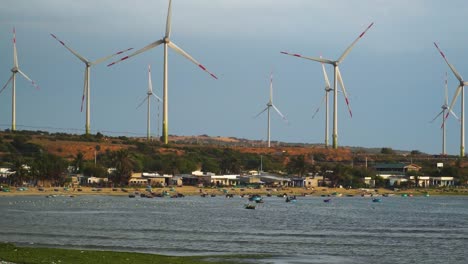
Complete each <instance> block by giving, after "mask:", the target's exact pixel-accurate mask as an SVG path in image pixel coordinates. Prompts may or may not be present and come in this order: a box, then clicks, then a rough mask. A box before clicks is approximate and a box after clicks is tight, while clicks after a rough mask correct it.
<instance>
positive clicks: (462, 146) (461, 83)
mask: <svg viewBox="0 0 468 264" xmlns="http://www.w3.org/2000/svg"><path fill="white" fill-rule="evenodd" d="M434 45H435V47H436V48H437V50H438V51H439V53H440V55H442V58H444V60H445V62H446V63H447V65H448V66H449V68H450V70H451V71H452V72H453V74H454V75H455V77H456V78H457V79H458V81H459V84H458V88H457V90H456V91H455V95H454V96H453V99H452V102H451V103H450V106H449V108H448V112H447V113H446V114H445V117H444V119H447V117H448V115H449V114H450V112H451V111H452V109H453V105H454V104H455V101H456V100H457V98H458V96H459V95H460V92H461V98H460V100H461V114H460V122H461V124H460V130H461V131H460V157H464V156H465V89H463V88H464V87H465V85H468V82H465V81H464V80H463V77H462V76H461V75H460V74H459V73H458V71H457V70H456V69H455V67H454V66H453V65H452V64H450V63H449V62H448V60H447V57H445V54H444V53H443V52H442V51H441V50H440V48H439V46H438V45H437V43H435V42H434Z"/></svg>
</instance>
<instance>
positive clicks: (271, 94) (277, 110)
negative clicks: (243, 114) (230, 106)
mask: <svg viewBox="0 0 468 264" xmlns="http://www.w3.org/2000/svg"><path fill="white" fill-rule="evenodd" d="M266 105H267V107H265V109H263V110H262V111H261V112H260V113H258V114H257V115H256V116H255V117H254V118H257V117H258V116H259V115H261V114H263V112H265V111H268V128H267V138H268V147H270V108H272V107H273V109H275V111H276V112H277V113H278V114H279V115H280V116H281V118H282V119H283V120H285V121H286V122H287V121H288V120H287V119H286V117H285V116H284V115H283V114H282V113H281V112H280V110H279V109H278V108H277V107H276V106H275V105H274V104H273V73H272V74H271V75H270V100H269V101H268V103H267V104H266Z"/></svg>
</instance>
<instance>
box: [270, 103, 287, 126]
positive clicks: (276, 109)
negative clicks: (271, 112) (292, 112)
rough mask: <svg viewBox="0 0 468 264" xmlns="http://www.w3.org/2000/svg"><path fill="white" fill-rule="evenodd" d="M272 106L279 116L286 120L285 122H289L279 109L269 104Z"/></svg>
mask: <svg viewBox="0 0 468 264" xmlns="http://www.w3.org/2000/svg"><path fill="white" fill-rule="evenodd" d="M271 106H272V107H273V109H275V111H276V112H277V113H278V114H279V115H280V116H281V118H282V119H283V120H284V121H286V123H289V121H288V119H286V117H285V116H284V115H283V114H282V113H281V112H280V110H279V109H278V108H276V106H275V105H271Z"/></svg>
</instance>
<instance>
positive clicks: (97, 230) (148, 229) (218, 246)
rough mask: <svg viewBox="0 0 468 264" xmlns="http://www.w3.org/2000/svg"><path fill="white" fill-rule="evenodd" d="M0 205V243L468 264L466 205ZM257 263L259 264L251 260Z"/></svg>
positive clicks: (355, 201) (452, 200)
mask: <svg viewBox="0 0 468 264" xmlns="http://www.w3.org/2000/svg"><path fill="white" fill-rule="evenodd" d="M264 200H265V203H263V204H257V209H256V210H246V209H244V207H243V205H244V204H245V203H247V199H245V198H239V197H235V198H232V199H226V198H224V197H209V198H208V197H207V198H202V197H198V196H194V197H185V198H178V199H170V198H154V199H147V198H135V199H130V198H127V197H122V196H121V197H113V196H78V197H75V198H70V197H65V196H64V197H55V198H46V197H41V196H17V197H0V241H2V242H14V243H17V244H22V245H30V244H33V245H35V246H48V247H64V248H84V249H103V250H117V251H137V252H148V253H159V254H169V255H206V254H239V253H246V254H251V253H253V254H257V253H266V254H273V255H274V256H275V257H274V258H272V259H268V260H265V263H298V264H302V263H370V262H374V263H422V262H424V263H468V253H465V249H466V248H467V246H468V226H467V224H468V197H388V198H387V197H382V202H380V203H373V202H372V201H371V199H370V198H362V197H342V198H333V199H332V201H331V202H330V203H324V202H323V198H320V197H300V198H299V199H298V201H297V202H296V203H285V202H284V199H283V198H277V197H266V198H265V199H264ZM257 262H258V261H257Z"/></svg>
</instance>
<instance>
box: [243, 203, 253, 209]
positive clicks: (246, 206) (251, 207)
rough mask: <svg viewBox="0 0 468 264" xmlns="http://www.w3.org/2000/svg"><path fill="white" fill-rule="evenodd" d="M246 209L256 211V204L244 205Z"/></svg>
mask: <svg viewBox="0 0 468 264" xmlns="http://www.w3.org/2000/svg"><path fill="white" fill-rule="evenodd" d="M244 208H245V209H255V205H254V204H246V205H244Z"/></svg>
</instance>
